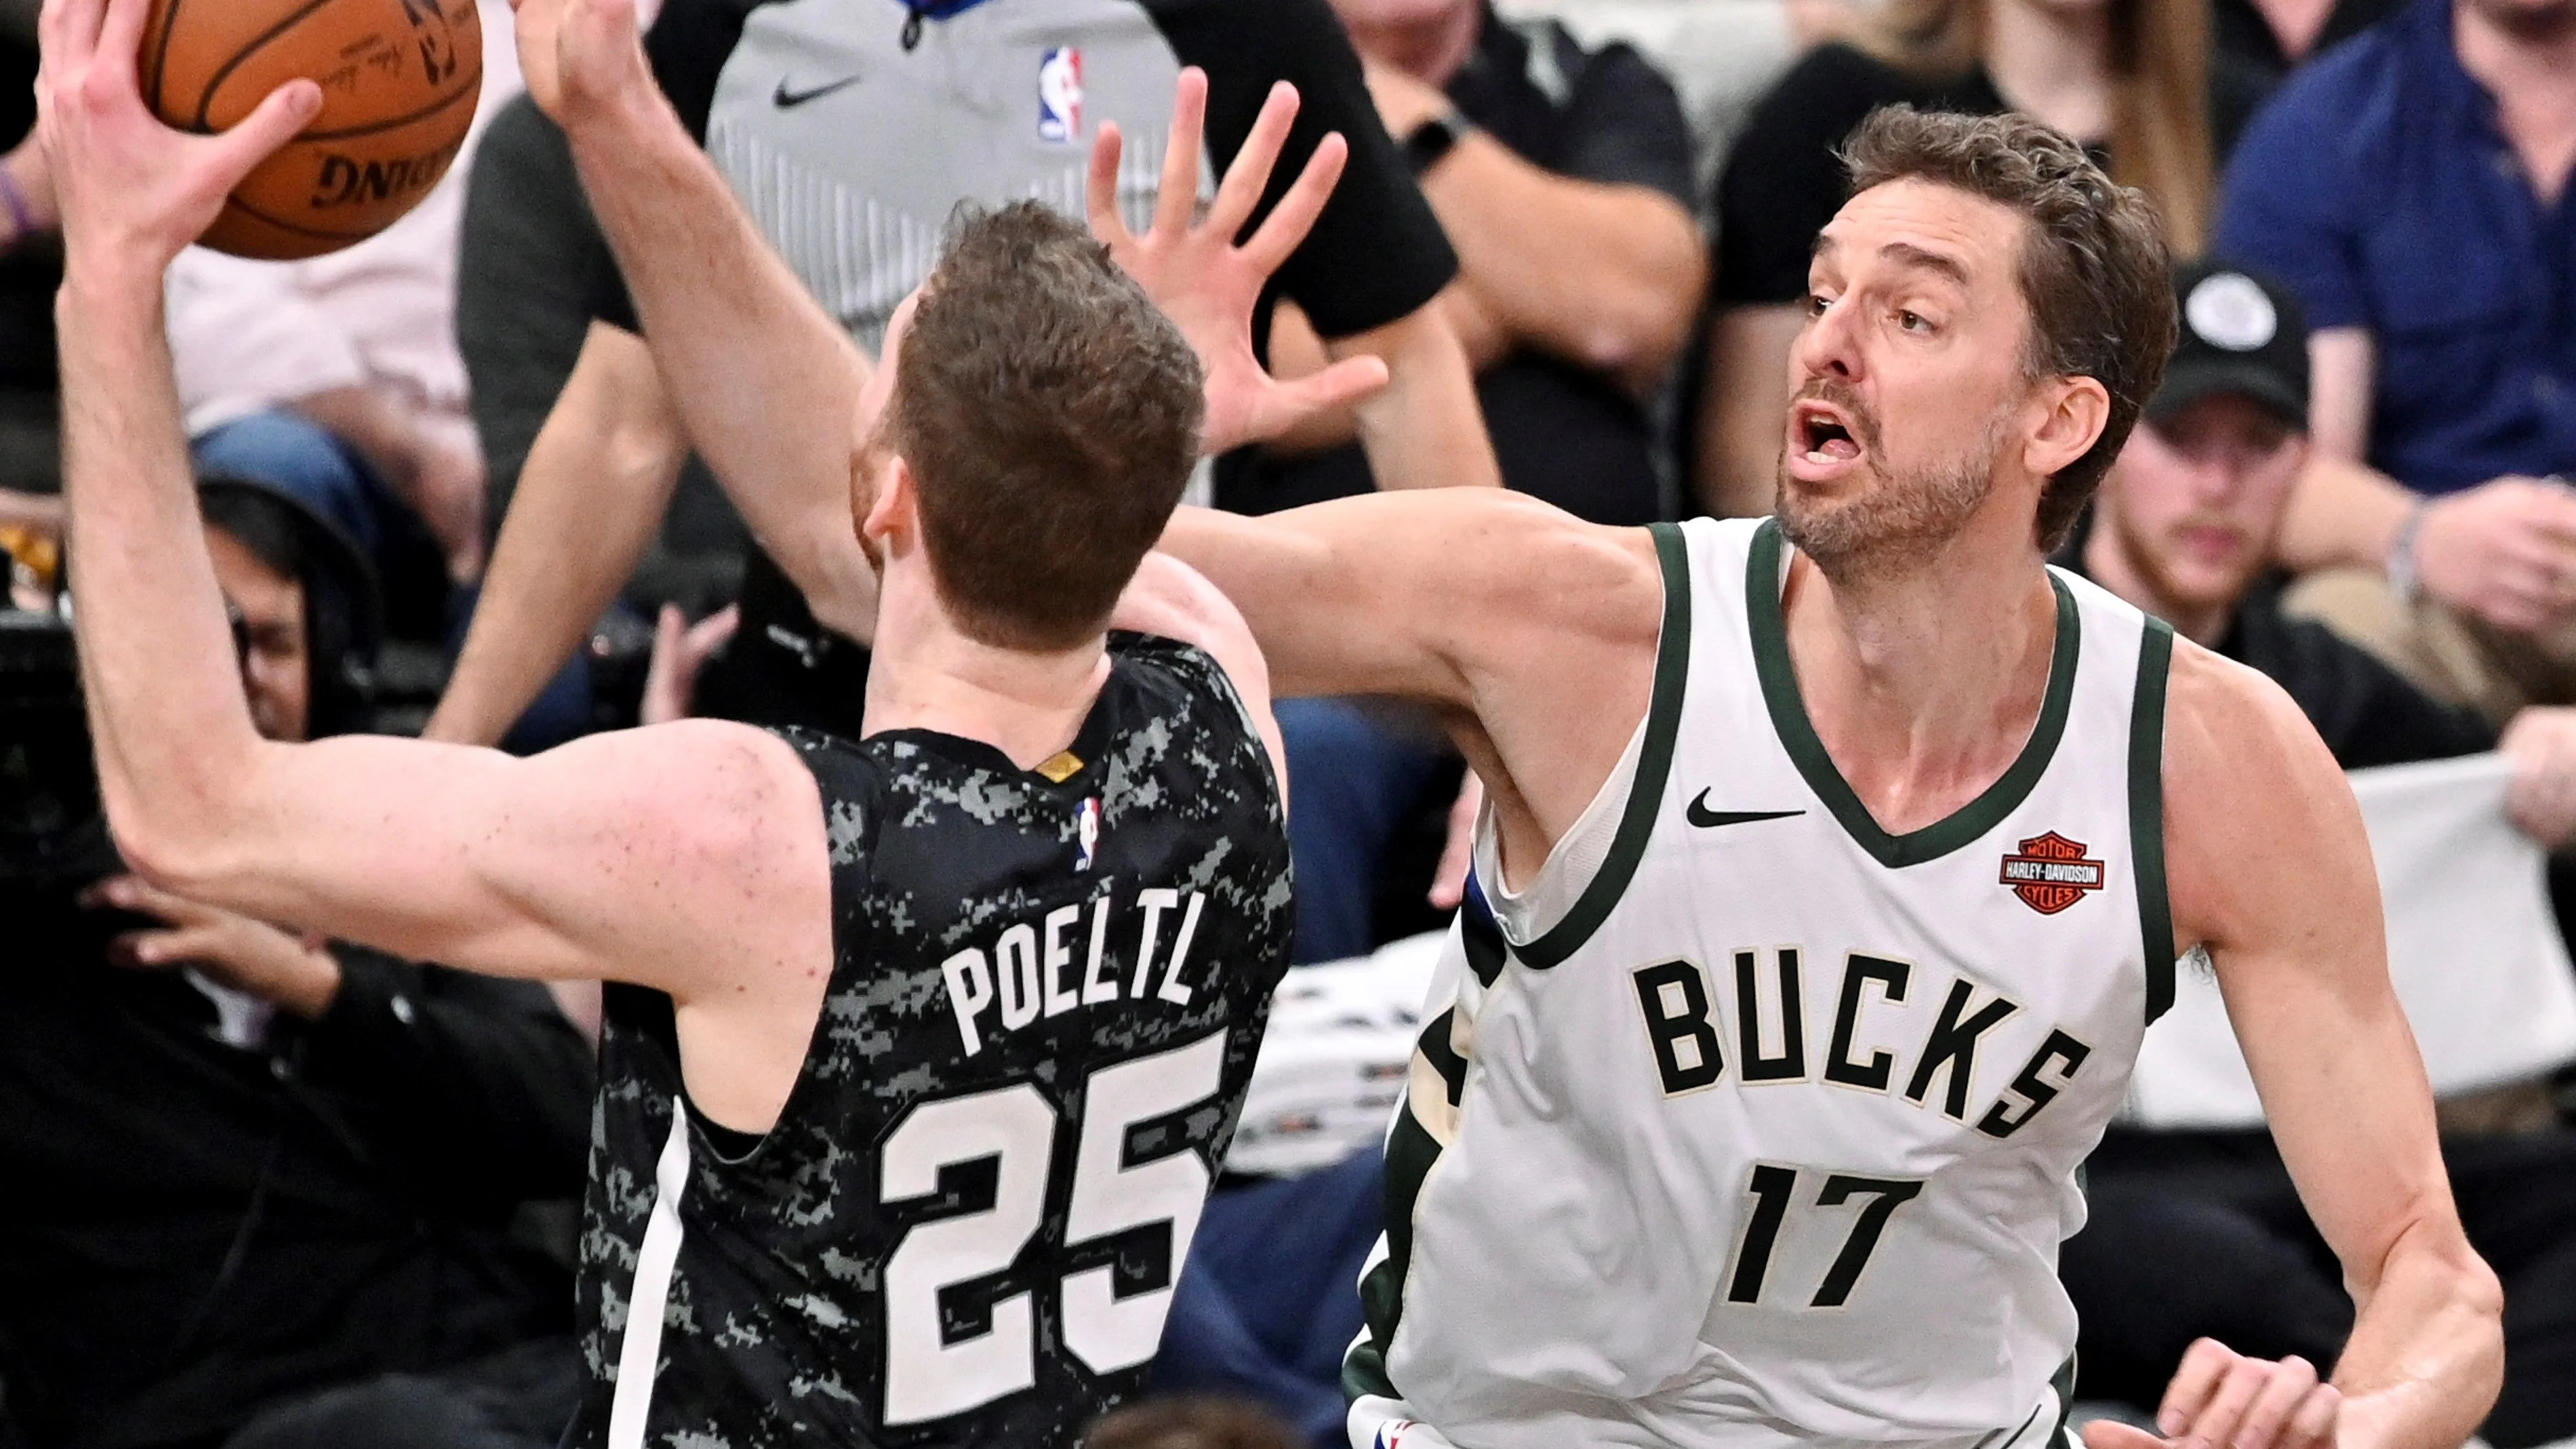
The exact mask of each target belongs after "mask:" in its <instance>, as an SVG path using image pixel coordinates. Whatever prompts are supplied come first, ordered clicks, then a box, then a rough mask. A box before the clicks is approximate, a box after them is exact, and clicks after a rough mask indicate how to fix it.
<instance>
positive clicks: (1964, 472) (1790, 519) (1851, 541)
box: [1779, 419, 2003, 587]
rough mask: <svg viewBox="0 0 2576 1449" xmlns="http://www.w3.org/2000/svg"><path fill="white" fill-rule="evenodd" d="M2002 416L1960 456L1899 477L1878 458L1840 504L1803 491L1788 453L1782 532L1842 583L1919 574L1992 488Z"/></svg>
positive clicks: (1783, 474)
mask: <svg viewBox="0 0 2576 1449" xmlns="http://www.w3.org/2000/svg"><path fill="white" fill-rule="evenodd" d="M2000 422H2001V419H1997V420H1996V423H1997V425H1990V426H1989V427H1988V428H1987V430H1986V434H1985V436H1984V438H1983V439H1982V440H1981V441H1980V442H1979V443H1978V444H1976V445H1975V446H1974V447H1972V448H1971V449H1970V450H1969V452H1968V453H1967V454H1966V455H1964V456H1961V457H1958V458H1953V459H1949V460H1947V461H1945V462H1942V463H1938V464H1933V465H1930V466H1927V467H1923V468H1918V469H1915V470H1912V471H1910V472H1907V473H1904V474H1897V475H1891V474H1888V473H1885V472H1883V471H1881V470H1880V469H1879V468H1878V467H1877V465H1876V463H1875V462H1873V463H1872V464H1871V465H1870V472H1871V473H1872V474H1874V475H1875V477H1874V479H1873V481H1872V482H1871V483H1870V484H1869V485H1868V486H1867V487H1866V488H1865V489H1864V490H1863V491H1862V492H1861V493H1860V494H1859V496H1857V497H1854V498H1851V499H1848V500H1846V501H1843V502H1840V503H1818V502H1816V501H1815V500H1812V499H1810V498H1808V497H1807V496H1805V495H1804V494H1802V493H1801V492H1800V491H1799V488H1798V485H1797V484H1796V483H1795V482H1794V481H1793V480H1792V479H1791V478H1790V477H1789V471H1788V466H1787V460H1786V459H1785V458H1784V459H1783V460H1782V464H1781V469H1780V488H1779V497H1780V532H1781V534H1782V536H1783V537H1785V538H1787V539H1788V540H1789V542H1790V543H1791V544H1793V545H1795V546H1796V547H1797V549H1798V551H1799V552H1800V553H1803V554H1805V555H1806V556H1807V557H1808V558H1810V559H1813V560H1815V563H1816V567H1818V568H1820V569H1822V570H1824V573H1825V577H1826V578H1827V579H1830V580H1832V581H1833V583H1834V584H1835V585H1837V586H1838V587H1839V586H1848V585H1850V584H1852V583H1854V582H1859V581H1866V580H1871V579H1880V578H1888V577H1897V576H1902V575H1905V574H1909V573H1913V572H1915V571H1916V570H1918V569H1920V568H1921V567H1922V566H1923V565H1924V564H1926V563H1928V562H1930V561H1931V560H1932V559H1933V558H1934V557H1936V556H1938V555H1939V554H1940V553H1941V551H1942V550H1943V549H1944V548H1946V547H1948V546H1949V544H1950V541H1951V540H1953V539H1955V538H1957V537H1958V536H1959V534H1960V533H1961V531H1963V530H1964V529H1966V527H1967V526H1968V520H1969V519H1971V518H1973V517H1974V516H1975V515H1976V512H1977V509H1978V508H1979V507H1980V506H1981V505H1983V504H1984V503H1985V501H1986V495H1987V494H1989V493H1991V492H1993V491H1994V485H1995V459H1996V457H1997V456H1998V455H1999V454H2000V453H2001V452H2002V441H2003V440H2002V429H2001V427H2000V426H1999V424H2000ZM1872 431H1873V432H1875V431H1876V430H1875V429H1873V430H1872ZM1872 456H1873V458H1875V456H1876V453H1875V451H1874V450H1873V454H1872Z"/></svg>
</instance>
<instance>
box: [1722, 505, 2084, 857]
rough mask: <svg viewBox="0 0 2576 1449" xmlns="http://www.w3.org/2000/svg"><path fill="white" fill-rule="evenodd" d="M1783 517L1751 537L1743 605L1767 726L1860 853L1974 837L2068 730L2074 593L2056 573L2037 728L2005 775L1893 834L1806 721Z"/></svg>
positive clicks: (2018, 793) (1925, 847)
mask: <svg viewBox="0 0 2576 1449" xmlns="http://www.w3.org/2000/svg"><path fill="white" fill-rule="evenodd" d="M1783 546H1784V544H1783V541H1782V539H1781V537H1780V521H1779V520H1778V519H1776V518H1772V519H1765V520H1763V523H1762V526H1761V527H1760V528H1759V529H1756V530H1755V531H1754V534H1753V547H1752V550H1751V552H1750V553H1749V554H1748V555H1747V557H1746V558H1745V563H1744V605H1745V616H1746V619H1747V622H1748V623H1750V625H1751V626H1752V633H1753V668H1754V672H1755V674H1757V675H1758V676H1759V677H1760V678H1761V681H1762V702H1763V703H1764V704H1765V705H1767V706H1769V707H1770V710H1771V728H1772V730H1773V731H1774V732H1775V733H1777V734H1778V735H1779V736H1780V744H1781V746H1782V747H1783V748H1785V749H1786V750H1788V752H1789V759H1790V760H1791V762H1793V763H1794V764H1796V765H1797V767H1798V773H1799V774H1800V775H1802V776H1804V777H1805V778H1806V781H1807V788H1808V789H1810V790H1813V791H1815V792H1816V798H1817V799H1819V800H1822V801H1823V802H1825V808H1826V809H1828V810H1830V811H1832V812H1833V815H1834V818H1835V819H1836V820H1839V821H1841V822H1842V826H1843V830H1844V832H1845V833H1846V834H1848V835H1850V836H1851V838H1852V839H1853V841H1854V842H1856V843H1857V844H1858V845H1859V846H1860V848H1861V849H1863V850H1866V851H1868V852H1869V853H1870V855H1871V856H1872V857H1873V858H1874V859H1876V860H1877V861H1878V863H1879V864H1881V865H1884V866H1887V867H1890V868H1891V869H1894V868H1902V867H1904V866H1909V865H1920V864H1922V863H1923V862H1925V861H1928V860H1938V859H1940V858H1941V857H1942V856H1945V855H1948V854H1949V853H1950V852H1952V851H1954V850H1957V849H1959V848H1960V847H1961V846H1964V845H1966V844H1968V843H1969V842H1971V841H1973V840H1976V839H1977V838H1979V837H1980V836H1983V835H1984V834H1985V833H1986V832H1988V831H1990V830H1992V829H1994V828H1995V827H1996V826H1997V825H2000V824H2002V823H2003V820H2004V817H2005V816H2007V815H2010V814H2011V813H2012V812H2013V811H2014V810H2015V809H2016V808H2017V807H2019V806H2020V804H2021V802H2022V801H2023V800H2025V799H2027V798H2029V796H2030V792H2031V790H2032V789H2033V788H2034V787H2035V786H2037V785H2038V784H2039V777H2040V776H2041V775H2043V774H2045V773H2046V772H2047V770H2048V762H2049V760H2050V758H2051V757H2052V756H2054V755H2055V754H2056V753H2057V741H2058V738H2059V737H2060V736H2061V735H2063V734H2065V733H2066V715H2067V709H2068V706H2069V705H2071V704H2072V703H2073V702H2074V699H2075V662H2076V655H2077V652H2078V650H2079V649H2080V647H2081V644H2082V632H2083V626H2082V623H2081V619H2080V616H2079V615H2078V613H2077V611H2076V607H2075V595H2074V594H2073V593H2072V592H2070V591H2069V590H2068V589H2067V587H2066V584H2065V581H2064V580H2062V579H2060V578H2058V577H2057V575H2056V574H2054V573H2051V574H2050V575H2049V576H2048V586H2049V587H2050V588H2051V589H2053V590H2055V591H2056V593H2057V643H2056V646H2055V648H2054V649H2053V650H2052V651H2051V653H2050V656H2049V661H2048V694H2047V696H2046V697H2045V698H2044V699H2043V700H2041V702H2040V706H2039V722H2038V723H2037V724H2036V725H2034V726H2032V728H2031V732H2030V739H2029V740H2028V741H2026V742H2025V743H2024V744H2023V745H2022V747H2021V754H2020V756H2019V757H2018V758H2016V759H2015V760H2014V761H2013V763H2012V768H2011V769H2008V770H2006V771H2004V773H2003V777H2002V778H2001V779H1998V780H1997V781H1995V782H1994V783H1993V784H1992V785H1989V786H1987V787H1986V792H1985V793H1984V794H1982V795H1979V796H1978V797H1977V798H1976V799H1974V800H1971V801H1969V802H1968V803H1967V804H1965V805H1962V806H1960V807H1959V808H1958V809H1957V810H1955V811H1953V812H1951V813H1950V814H1949V815H1948V816H1946V817H1944V818H1943V819H1940V820H1936V821H1934V822H1933V823H1931V824H1930V825H1926V826H1924V827H1923V828H1922V829H1920V830H1914V831H1908V832H1907V833H1905V834H1903V835H1890V834H1888V833H1887V831H1886V830H1884V829H1882V828H1881V827H1880V825H1879V823H1878V821H1877V820H1876V819H1875V818H1874V817H1872V816H1871V815H1870V813H1869V807H1868V806H1866V805H1863V804H1862V803H1861V802H1860V796H1858V795H1856V794H1854V793H1852V787H1851V785H1850V783H1849V782H1848V781H1846V780H1844V779H1843V773H1842V771H1841V770H1840V769H1838V768H1836V766H1835V765H1834V758H1833V756H1832V755H1830V754H1828V753H1827V752H1826V750H1825V742H1824V741H1823V740H1821V739H1818V738H1817V737H1816V726H1815V723H1814V721H1812V720H1810V719H1809V718H1808V717H1807V703H1806V701H1805V700H1804V699H1802V698H1800V697H1799V694H1798V675H1797V670H1796V667H1795V666H1794V665H1792V664H1791V663H1790V660H1789V632H1788V623H1787V621H1786V620H1785V619H1784V618H1783V617H1782V616H1781V612H1780V550H1781V548H1782V547H1783Z"/></svg>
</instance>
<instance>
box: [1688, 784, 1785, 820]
mask: <svg viewBox="0 0 2576 1449" xmlns="http://www.w3.org/2000/svg"><path fill="white" fill-rule="evenodd" d="M1806 813H1807V812H1806V811H1804V810H1711V809H1709V808H1708V791H1706V790H1702V791H1700V792H1699V798H1698V799H1696V800H1693V801H1691V802H1690V804H1689V806H1688V807H1687V808H1685V809H1684V810H1683V811H1682V818H1683V819H1685V820H1688V821H1689V822H1690V823H1691V824H1693V825H1696V826H1698V827H1700V828H1701V829H1703V830H1707V829H1711V828H1714V827H1716V826H1720V825H1743V824H1746V823H1748V822H1751V821H1755V820H1786V819H1788V818H1789V817H1790V816H1792V815H1804V814H1806Z"/></svg>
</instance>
